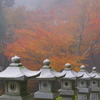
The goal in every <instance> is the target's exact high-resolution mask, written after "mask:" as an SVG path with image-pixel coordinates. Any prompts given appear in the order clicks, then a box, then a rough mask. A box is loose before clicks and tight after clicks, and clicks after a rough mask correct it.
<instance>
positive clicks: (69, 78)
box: [0, 56, 100, 100]
mask: <svg viewBox="0 0 100 100" xmlns="http://www.w3.org/2000/svg"><path fill="white" fill-rule="evenodd" d="M11 60H12V63H11V64H10V66H9V67H8V68H7V69H5V70H4V71H2V72H0V79H2V80H5V94H3V95H1V96H0V100H33V99H34V98H37V99H38V100H44V99H45V100H55V99H56V98H57V97H58V96H61V97H62V100H75V95H76V94H77V95H78V100H89V99H90V100H99V92H100V89H99V84H100V83H99V81H100V75H99V73H97V71H96V67H93V71H92V72H91V73H88V72H87V71H86V70H85V66H84V65H82V66H81V70H80V71H79V72H78V73H76V72H75V71H74V70H72V69H71V65H70V64H69V63H67V64H66V65H65V67H66V68H65V69H64V70H63V71H62V72H57V71H55V70H54V69H53V68H52V67H50V61H49V60H48V59H46V60H44V62H43V64H44V66H43V67H42V68H41V69H40V70H39V71H31V70H28V69H27V68H25V67H24V66H23V65H22V64H21V63H20V57H17V56H15V57H12V59H11ZM28 79H33V80H34V79H37V80H39V91H37V92H35V93H34V96H33V94H29V93H28V92H27V81H28ZM57 79H60V81H61V89H59V90H58V91H57V90H56V88H55V85H56V84H55V82H56V80H57ZM89 83H90V86H89ZM76 84H77V87H76ZM76 88H77V89H76Z"/></svg>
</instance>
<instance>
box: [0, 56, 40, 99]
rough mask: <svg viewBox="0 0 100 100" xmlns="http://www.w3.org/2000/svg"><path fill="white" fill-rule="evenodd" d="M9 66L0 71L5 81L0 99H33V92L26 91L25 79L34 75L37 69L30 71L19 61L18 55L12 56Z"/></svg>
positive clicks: (0, 75)
mask: <svg viewBox="0 0 100 100" xmlns="http://www.w3.org/2000/svg"><path fill="white" fill-rule="evenodd" d="M11 60H12V62H13V63H11V64H10V66H9V67H8V68H7V69H5V70H4V71H2V72H1V73H0V79H3V80H4V81H5V94H4V95H2V96H0V100H33V97H34V96H33V94H29V93H28V92H27V80H28V79H29V78H30V77H36V76H38V75H39V74H40V72H39V71H30V70H28V69H26V68H25V67H24V66H22V64H21V63H20V57H17V56H15V57H12V59H11Z"/></svg>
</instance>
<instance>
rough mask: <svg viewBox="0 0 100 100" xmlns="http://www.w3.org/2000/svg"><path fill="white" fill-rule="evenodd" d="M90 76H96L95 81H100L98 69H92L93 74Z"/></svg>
mask: <svg viewBox="0 0 100 100" xmlns="http://www.w3.org/2000/svg"><path fill="white" fill-rule="evenodd" d="M90 75H91V76H92V77H93V76H94V79H100V75H99V73H98V72H97V68H96V67H93V68H92V72H91V73H90Z"/></svg>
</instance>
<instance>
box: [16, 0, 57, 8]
mask: <svg viewBox="0 0 100 100" xmlns="http://www.w3.org/2000/svg"><path fill="white" fill-rule="evenodd" d="M55 1H56V0H15V7H16V6H20V5H25V6H26V7H27V8H28V9H29V10H36V9H44V8H45V7H42V6H41V5H42V4H43V3H44V2H45V3H46V2H49V7H50V6H51V5H53V3H54V2H55Z"/></svg>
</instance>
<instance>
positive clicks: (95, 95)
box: [90, 93, 99, 100]
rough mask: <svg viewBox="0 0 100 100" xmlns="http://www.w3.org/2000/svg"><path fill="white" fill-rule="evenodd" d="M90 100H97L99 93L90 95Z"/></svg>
mask: <svg viewBox="0 0 100 100" xmlns="http://www.w3.org/2000/svg"><path fill="white" fill-rule="evenodd" d="M90 100H99V93H90Z"/></svg>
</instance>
